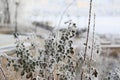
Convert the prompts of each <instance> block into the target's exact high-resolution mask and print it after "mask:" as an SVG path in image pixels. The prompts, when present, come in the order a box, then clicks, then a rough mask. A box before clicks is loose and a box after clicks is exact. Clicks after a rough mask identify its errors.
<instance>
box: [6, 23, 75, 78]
mask: <svg viewBox="0 0 120 80" xmlns="http://www.w3.org/2000/svg"><path fill="white" fill-rule="evenodd" d="M58 33H59V37H58V38H57V40H56V37H57V36H56V35H55V34H54V33H53V34H52V35H51V36H50V37H49V38H48V39H47V40H45V47H44V49H38V52H39V55H38V56H37V57H35V56H34V55H35V53H34V54H33V53H32V52H31V48H28V47H26V46H25V42H21V41H17V43H16V56H15V57H17V59H16V60H11V59H10V60H9V59H7V60H8V66H12V67H13V68H14V71H16V72H19V73H20V75H21V76H23V77H26V79H31V80H32V79H34V78H36V77H39V78H40V79H44V80H48V78H50V77H53V78H54V79H55V80H74V78H75V66H76V62H75V60H74V59H73V56H74V55H75V52H74V48H73V46H72V44H73V41H72V38H73V37H74V36H75V34H76V25H75V24H74V23H69V27H68V29H67V28H66V29H63V30H59V32H58ZM31 46H32V49H33V48H34V49H35V46H34V42H31Z"/></svg>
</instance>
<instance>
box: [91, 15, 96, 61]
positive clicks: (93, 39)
mask: <svg viewBox="0 0 120 80" xmlns="http://www.w3.org/2000/svg"><path fill="white" fill-rule="evenodd" d="M95 18H96V15H95V14H94V25H93V38H92V49H91V57H90V60H92V56H93V50H94V41H95Z"/></svg>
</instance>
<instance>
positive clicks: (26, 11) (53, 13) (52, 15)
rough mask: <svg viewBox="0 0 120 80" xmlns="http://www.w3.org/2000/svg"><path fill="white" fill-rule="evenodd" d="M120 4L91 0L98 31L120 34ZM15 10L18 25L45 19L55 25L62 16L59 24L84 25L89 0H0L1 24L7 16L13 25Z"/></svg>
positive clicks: (118, 0) (86, 18)
mask: <svg viewBox="0 0 120 80" xmlns="http://www.w3.org/2000/svg"><path fill="white" fill-rule="evenodd" d="M119 4H120V0H105V1H101V0H93V9H92V12H93V13H95V14H96V32H97V33H100V34H120V32H119V31H120V23H119V21H120V5H119ZM68 6H69V7H68ZM16 8H17V9H16ZM7 10H8V12H7ZM16 10H17V24H18V25H20V26H26V27H28V26H33V24H32V23H33V22H47V23H48V24H49V25H50V26H53V27H55V26H57V25H58V24H59V22H60V18H61V16H63V17H62V21H61V26H59V27H62V26H64V22H65V21H68V20H72V21H73V22H75V23H76V24H77V25H78V27H79V28H82V27H87V22H88V10H89V0H57V1H56V0H0V22H1V24H2V23H3V24H4V22H5V20H6V19H8V18H10V24H12V25H14V23H15V13H16ZM64 11H65V13H64ZM63 13H64V15H63ZM6 21H7V20H6Z"/></svg>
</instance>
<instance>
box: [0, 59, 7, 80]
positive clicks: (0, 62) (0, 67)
mask: <svg viewBox="0 0 120 80" xmlns="http://www.w3.org/2000/svg"><path fill="white" fill-rule="evenodd" d="M1 60H2V58H1V57H0V70H1V72H2V74H3V76H4V79H5V80H7V77H6V75H5V73H4V71H3V68H2V65H1V64H2V61H1Z"/></svg>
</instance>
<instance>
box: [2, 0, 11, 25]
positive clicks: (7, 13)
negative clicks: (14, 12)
mask: <svg viewBox="0 0 120 80" xmlns="http://www.w3.org/2000/svg"><path fill="white" fill-rule="evenodd" d="M3 4H4V23H8V24H9V23H10V9H9V0H3Z"/></svg>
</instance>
